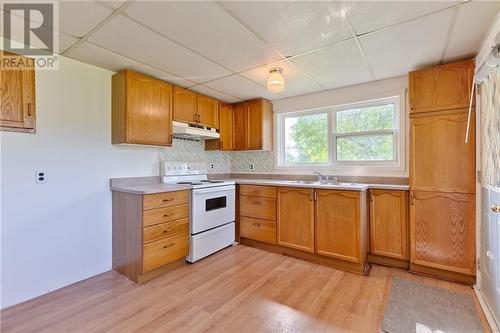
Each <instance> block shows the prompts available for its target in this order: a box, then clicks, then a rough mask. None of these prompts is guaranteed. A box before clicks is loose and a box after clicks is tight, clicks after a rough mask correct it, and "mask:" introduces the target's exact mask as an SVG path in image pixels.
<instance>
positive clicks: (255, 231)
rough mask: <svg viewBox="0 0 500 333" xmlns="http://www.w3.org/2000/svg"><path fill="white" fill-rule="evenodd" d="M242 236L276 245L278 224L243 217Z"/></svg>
mask: <svg viewBox="0 0 500 333" xmlns="http://www.w3.org/2000/svg"><path fill="white" fill-rule="evenodd" d="M240 236H241V237H244V238H248V239H253V240H256V241H261V242H265V243H269V244H276V222H274V221H267V220H260V219H254V218H251V217H241V218H240Z"/></svg>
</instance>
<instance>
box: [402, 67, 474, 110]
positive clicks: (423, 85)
mask: <svg viewBox="0 0 500 333" xmlns="http://www.w3.org/2000/svg"><path fill="white" fill-rule="evenodd" d="M473 76H474V60H467V61H461V62H457V63H453V64H447V65H443V66H437V67H433V68H428V69H424V70H420V71H415V72H410V77H409V79H410V84H409V86H410V106H411V113H419V112H430V111H440V110H449V109H461V108H466V107H468V106H469V101H470V93H471V87H472V78H473ZM473 102H474V101H473Z"/></svg>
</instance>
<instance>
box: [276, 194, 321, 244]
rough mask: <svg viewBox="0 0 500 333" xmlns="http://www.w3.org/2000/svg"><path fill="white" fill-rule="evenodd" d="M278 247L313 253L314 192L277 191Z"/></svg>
mask: <svg viewBox="0 0 500 333" xmlns="http://www.w3.org/2000/svg"><path fill="white" fill-rule="evenodd" d="M276 205H277V227H278V228H277V238H278V245H281V246H286V247H290V248H294V249H297V250H302V251H306V252H311V253H313V252H314V190H313V189H304V188H296V187H290V188H287V187H280V188H278V190H277V201H276Z"/></svg>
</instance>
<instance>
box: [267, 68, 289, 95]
mask: <svg viewBox="0 0 500 333" xmlns="http://www.w3.org/2000/svg"><path fill="white" fill-rule="evenodd" d="M283 89H285V78H284V77H283V68H271V69H270V70H269V77H268V78H267V90H269V91H270V92H273V93H279V92H282V91H283Z"/></svg>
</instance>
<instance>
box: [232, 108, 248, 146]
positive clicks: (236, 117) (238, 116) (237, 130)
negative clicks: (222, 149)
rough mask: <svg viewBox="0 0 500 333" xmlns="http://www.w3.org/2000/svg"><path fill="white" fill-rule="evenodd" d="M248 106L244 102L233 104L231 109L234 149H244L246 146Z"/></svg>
mask: <svg viewBox="0 0 500 333" xmlns="http://www.w3.org/2000/svg"><path fill="white" fill-rule="evenodd" d="M247 121H248V108H247V105H246V103H238V104H235V105H234V111H233V145H234V150H245V149H246V147H247V135H246V133H247V129H246V128H247Z"/></svg>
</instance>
